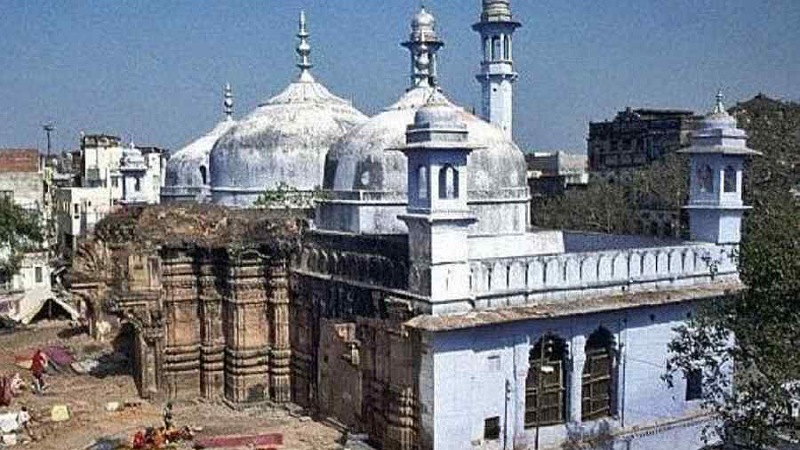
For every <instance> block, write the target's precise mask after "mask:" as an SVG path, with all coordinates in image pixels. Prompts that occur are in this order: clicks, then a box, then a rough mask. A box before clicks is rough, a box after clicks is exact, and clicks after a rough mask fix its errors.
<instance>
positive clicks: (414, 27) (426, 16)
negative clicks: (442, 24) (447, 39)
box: [408, 6, 439, 42]
mask: <svg viewBox="0 0 800 450" xmlns="http://www.w3.org/2000/svg"><path fill="white" fill-rule="evenodd" d="M435 28H436V19H435V18H434V17H433V14H431V13H429V12H428V11H426V10H425V7H424V6H423V7H422V8H420V10H419V12H418V13H416V14H415V15H414V17H413V18H412V19H411V34H410V35H409V37H408V38H409V41H411V42H437V41H438V40H439V38H438V36H437V35H436V29H435Z"/></svg>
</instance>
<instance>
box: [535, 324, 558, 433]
mask: <svg viewBox="0 0 800 450" xmlns="http://www.w3.org/2000/svg"><path fill="white" fill-rule="evenodd" d="M566 355H567V346H566V344H565V342H564V340H562V339H560V338H558V337H556V336H552V335H547V336H545V337H543V338H542V339H539V341H538V342H537V343H536V345H534V346H533V348H532V349H531V352H530V354H529V355H528V361H529V363H530V367H529V368H528V376H527V378H526V379H525V428H530V427H535V426H544V425H553V424H557V423H564V422H566V419H567V408H566V389H565V383H564V380H565V379H566V373H565V370H566V369H565V367H564V366H565V364H564V360H565V358H566Z"/></svg>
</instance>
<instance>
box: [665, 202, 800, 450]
mask: <svg viewBox="0 0 800 450" xmlns="http://www.w3.org/2000/svg"><path fill="white" fill-rule="evenodd" d="M786 197H787V198H786V199H785V202H784V203H783V204H782V205H780V206H779V205H778V204H777V203H776V204H775V206H774V207H772V208H770V210H769V211H764V210H762V211H760V214H754V215H752V216H751V217H750V220H749V226H748V236H747V239H746V240H745V241H744V242H743V243H742V246H741V250H740V253H739V257H740V275H741V278H742V281H743V282H744V283H745V285H746V286H747V287H746V289H745V290H744V291H742V292H741V293H739V294H737V295H735V296H733V297H731V298H727V299H724V300H720V301H716V302H713V303H711V304H708V305H705V306H704V307H702V308H701V310H700V311H699V312H698V314H697V315H696V316H695V318H694V319H692V320H691V321H690V322H689V323H688V324H687V325H686V326H682V327H679V328H678V329H676V332H677V337H676V338H675V339H674V340H673V341H672V342H671V343H670V346H669V349H670V351H671V357H670V359H669V365H668V373H667V376H666V377H665V378H666V380H667V382H669V383H671V382H672V380H673V377H674V376H675V375H676V374H678V373H681V372H682V373H689V372H690V371H692V370H700V371H701V373H702V374H703V377H704V379H703V393H702V394H703V395H702V400H703V405H704V407H706V408H707V409H708V410H710V411H712V412H714V413H715V414H716V415H717V416H718V417H719V418H720V419H721V420H720V422H719V423H718V424H717V425H716V430H715V431H717V433H718V434H719V435H720V436H721V437H722V438H723V439H724V440H726V441H728V442H739V443H743V444H745V445H747V446H748V448H763V447H765V446H767V445H769V444H771V443H773V441H774V440H775V439H776V438H777V437H779V436H784V437H788V438H789V439H794V440H800V421H798V419H797V418H796V417H795V418H793V417H792V414H791V412H792V411H791V407H790V406H791V405H790V401H791V399H792V397H794V399H795V401H797V400H800V358H798V357H797V356H796V355H797V352H798V348H800V235H799V234H798V231H800V208H798V207H797V206H794V205H792V202H793V200H792V199H790V198H788V193H787V195H786ZM731 372H732V373H733V376H731Z"/></svg>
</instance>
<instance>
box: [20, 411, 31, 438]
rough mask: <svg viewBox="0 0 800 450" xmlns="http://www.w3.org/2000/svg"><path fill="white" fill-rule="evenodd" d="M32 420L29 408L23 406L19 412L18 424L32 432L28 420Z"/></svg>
mask: <svg viewBox="0 0 800 450" xmlns="http://www.w3.org/2000/svg"><path fill="white" fill-rule="evenodd" d="M30 421H31V415H30V413H28V408H27V407H25V406H23V407H22V408H21V409H20V411H19V412H18V413H17V426H19V428H22V429H23V430H25V432H27V433H28V434H30V430H29V429H28V422H30Z"/></svg>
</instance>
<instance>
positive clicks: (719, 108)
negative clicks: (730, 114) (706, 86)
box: [713, 88, 727, 114]
mask: <svg viewBox="0 0 800 450" xmlns="http://www.w3.org/2000/svg"><path fill="white" fill-rule="evenodd" d="M723 98H725V96H723V95H722V88H719V89H717V102H716V103H715V104H714V112H713V114H725V113H727V111H725V105H724V104H723V103H722V99H723Z"/></svg>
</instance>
